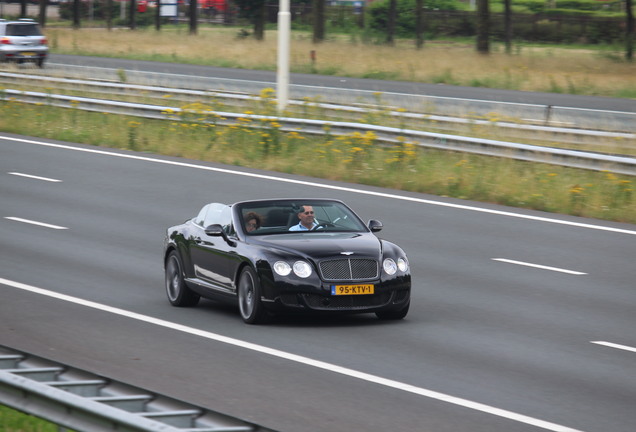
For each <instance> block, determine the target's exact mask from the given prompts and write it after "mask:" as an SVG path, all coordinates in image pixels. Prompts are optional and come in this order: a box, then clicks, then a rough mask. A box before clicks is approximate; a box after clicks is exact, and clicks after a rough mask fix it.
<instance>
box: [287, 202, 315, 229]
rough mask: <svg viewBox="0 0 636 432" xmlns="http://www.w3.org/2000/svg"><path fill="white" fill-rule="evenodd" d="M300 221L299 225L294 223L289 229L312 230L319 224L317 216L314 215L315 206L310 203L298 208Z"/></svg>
mask: <svg viewBox="0 0 636 432" xmlns="http://www.w3.org/2000/svg"><path fill="white" fill-rule="evenodd" d="M297 215H298V219H300V222H298V224H297V225H292V226H291V228H289V231H311V230H312V229H314V228H316V227H317V226H318V222H316V217H315V216H314V208H313V207H312V206H310V205H305V206H301V207H300V210H298V213H297Z"/></svg>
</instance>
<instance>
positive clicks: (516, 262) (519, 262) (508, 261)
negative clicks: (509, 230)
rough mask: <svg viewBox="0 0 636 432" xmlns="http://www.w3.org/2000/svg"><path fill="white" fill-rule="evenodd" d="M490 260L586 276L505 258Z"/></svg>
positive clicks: (576, 272) (572, 271)
mask: <svg viewBox="0 0 636 432" xmlns="http://www.w3.org/2000/svg"><path fill="white" fill-rule="evenodd" d="M492 260H493V261H499V262H504V263H508V264H516V265H521V266H526V267H534V268H538V269H543V270H551V271H555V272H561V273H568V274H572V275H578V276H580V275H586V274H587V273H583V272H579V271H574V270H567V269H562V268H558V267H548V266H544V265H540V264H532V263H527V262H523V261H514V260H509V259H505V258H493V259H492Z"/></svg>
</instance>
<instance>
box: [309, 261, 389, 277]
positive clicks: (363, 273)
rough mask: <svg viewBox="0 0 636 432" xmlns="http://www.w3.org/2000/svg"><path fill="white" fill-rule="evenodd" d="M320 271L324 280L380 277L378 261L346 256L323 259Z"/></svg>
mask: <svg viewBox="0 0 636 432" xmlns="http://www.w3.org/2000/svg"><path fill="white" fill-rule="evenodd" d="M319 266H320V273H322V278H323V279H324V280H329V281H332V280H339V281H342V280H365V279H376V278H377V277H378V263H377V261H375V260H372V259H364V258H346V259H337V260H329V261H322V262H321V263H320V264H319Z"/></svg>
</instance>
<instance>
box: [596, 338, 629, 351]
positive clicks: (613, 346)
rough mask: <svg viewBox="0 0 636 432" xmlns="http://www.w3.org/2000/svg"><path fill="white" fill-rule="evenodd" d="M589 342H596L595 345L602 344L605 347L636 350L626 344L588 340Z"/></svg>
mask: <svg viewBox="0 0 636 432" xmlns="http://www.w3.org/2000/svg"><path fill="white" fill-rule="evenodd" d="M590 343H593V344H597V345H604V346H606V347H610V348H617V349H621V350H625V351H631V352H636V348H634V347H630V346H627V345H620V344H616V343H612V342H605V341H590Z"/></svg>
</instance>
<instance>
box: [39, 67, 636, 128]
mask: <svg viewBox="0 0 636 432" xmlns="http://www.w3.org/2000/svg"><path fill="white" fill-rule="evenodd" d="M49 69H50V71H51V72H60V73H63V74H64V75H65V76H72V77H91V79H101V80H111V81H114V82H121V75H120V74H121V73H123V74H124V75H125V78H126V82H127V83H131V84H132V83H136V84H144V85H156V86H163V87H180V88H183V89H195V90H201V89H218V90H220V91H226V92H239V93H251V94H258V93H259V92H260V91H261V90H262V89H263V88H266V87H275V84H274V83H273V82H266V81H247V80H240V79H230V78H218V77H205V76H192V75H187V76H184V75H177V74H171V73H163V72H149V71H139V70H132V69H127V70H123V71H122V70H120V69H114V68H103V67H93V66H78V65H66V64H57V63H48V66H47V70H49ZM47 73H48V72H47ZM289 95H290V98H291V99H294V100H299V101H300V100H303V99H304V98H310V99H311V98H320V100H322V101H326V102H331V103H336V104H343V105H349V106H351V105H352V102H355V103H359V104H363V105H368V106H372V105H377V104H378V99H381V102H382V104H383V105H385V106H395V107H401V108H404V109H407V110H409V111H413V112H423V110H424V112H428V113H430V112H434V113H436V114H437V115H440V116H458V115H470V116H478V117H484V118H487V117H488V116H489V115H490V114H492V113H505V114H506V115H507V116H509V117H514V118H519V119H522V120H523V121H528V122H533V123H535V124H541V125H544V124H545V125H563V126H567V125H585V129H594V130H611V131H621V132H628V133H636V112H622V111H608V110H594V109H579V108H569V107H561V106H556V105H539V104H523V103H512V102H499V101H486V100H476V99H457V98H449V97H441V96H430V95H422V94H404V93H390V92H385V91H383V90H382V89H381V88H379V89H378V90H355V89H346V88H330V87H312V86H305V85H299V84H291V85H290V88H289Z"/></svg>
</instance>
